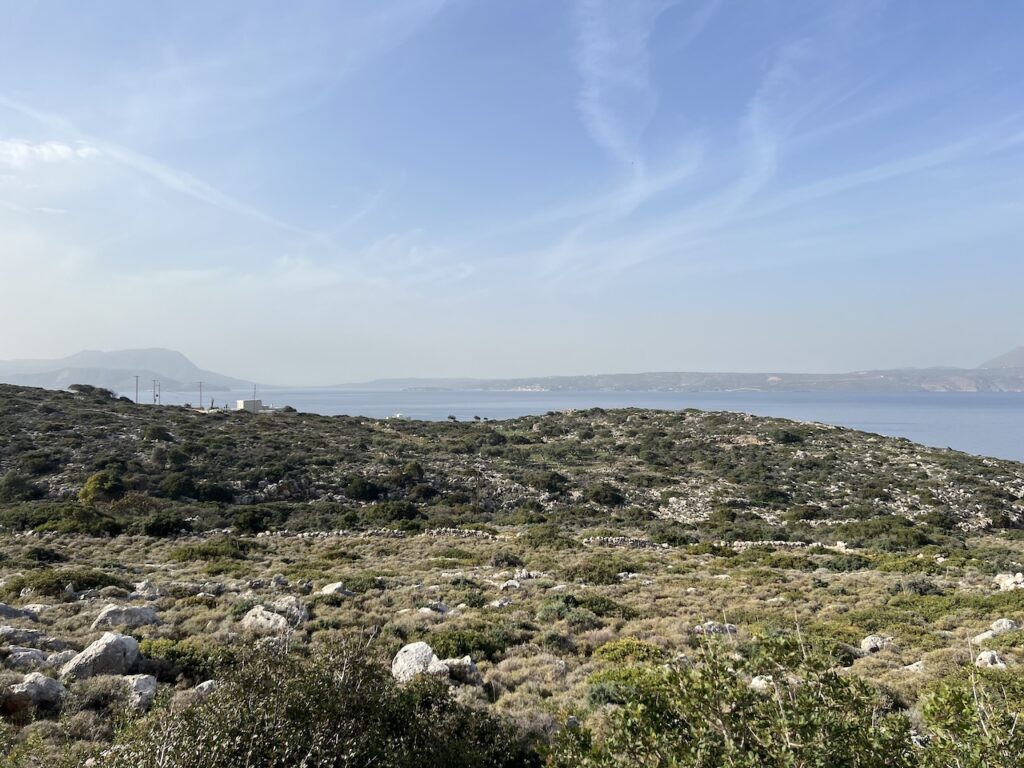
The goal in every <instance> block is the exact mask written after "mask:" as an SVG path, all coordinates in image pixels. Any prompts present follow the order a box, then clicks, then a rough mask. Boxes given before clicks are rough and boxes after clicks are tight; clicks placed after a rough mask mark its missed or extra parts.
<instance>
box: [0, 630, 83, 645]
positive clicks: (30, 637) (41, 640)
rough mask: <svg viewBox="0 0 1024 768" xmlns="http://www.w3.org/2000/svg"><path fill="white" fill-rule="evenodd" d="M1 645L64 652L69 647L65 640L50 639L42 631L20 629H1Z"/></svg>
mask: <svg viewBox="0 0 1024 768" xmlns="http://www.w3.org/2000/svg"><path fill="white" fill-rule="evenodd" d="M0 643H2V644H6V645H26V646H28V647H29V648H40V649H42V650H48V651H63V650H64V649H65V648H67V647H68V644H67V643H65V642H64V641H63V640H57V639H56V638H53V637H50V636H49V635H47V634H46V633H45V632H43V631H42V630H40V629H19V628H18V627H0Z"/></svg>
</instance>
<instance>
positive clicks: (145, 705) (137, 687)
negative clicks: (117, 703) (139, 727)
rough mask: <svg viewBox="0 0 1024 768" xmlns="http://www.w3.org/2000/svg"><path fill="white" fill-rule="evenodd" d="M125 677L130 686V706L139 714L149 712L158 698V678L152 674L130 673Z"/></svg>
mask: <svg viewBox="0 0 1024 768" xmlns="http://www.w3.org/2000/svg"><path fill="white" fill-rule="evenodd" d="M123 679H124V682H125V684H126V685H127V686H128V707H129V708H130V709H131V710H132V711H133V712H137V713H139V714H142V713H143V712H148V711H149V707H150V705H151V704H152V703H153V699H155V698H156V678H155V677H153V676H152V675H128V676H127V677H125V678H123Z"/></svg>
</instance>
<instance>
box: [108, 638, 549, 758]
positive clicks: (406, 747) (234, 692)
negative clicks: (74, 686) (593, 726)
mask: <svg viewBox="0 0 1024 768" xmlns="http://www.w3.org/2000/svg"><path fill="white" fill-rule="evenodd" d="M537 762H538V761H537V758H536V756H535V754H534V753H533V752H532V751H531V750H530V749H529V748H528V747H527V745H526V744H525V742H524V741H523V740H522V739H521V738H520V737H519V736H518V735H517V733H516V732H515V730H514V729H513V728H512V727H511V726H508V725H506V724H504V723H503V722H501V721H500V720H498V719H496V718H494V717H492V716H490V715H488V714H487V713H485V712H481V711H476V710H473V709H469V708H467V707H465V706H463V705H460V704H458V703H456V701H455V700H454V698H453V697H452V696H451V694H450V692H449V690H448V688H447V685H446V684H445V683H442V682H439V681H437V680H428V681H421V682H417V683H413V684H410V685H407V686H404V687H400V686H398V685H396V684H395V683H394V681H392V679H391V676H390V675H389V674H388V673H387V672H386V671H385V670H384V669H383V668H382V667H381V666H380V665H378V664H375V663H373V662H372V661H370V660H369V659H368V658H367V657H366V656H365V655H363V654H362V653H361V652H359V651H357V650H355V649H353V648H351V647H334V648H330V649H325V648H321V649H317V650H314V651H312V652H311V654H310V655H308V656H303V655H300V654H299V653H298V652H288V651H284V650H275V649H273V648H266V647H264V648H263V649H262V650H252V651H250V652H247V653H243V654H241V658H240V660H238V661H237V663H236V664H235V665H234V666H233V667H232V668H231V669H230V670H229V671H228V674H227V677H226V678H225V679H224V680H223V682H222V683H221V685H220V687H219V688H218V689H217V690H216V691H215V692H214V693H213V694H211V695H210V696H209V697H208V698H206V699H205V700H203V701H201V702H199V703H197V704H194V705H193V706H191V707H185V708H182V707H177V708H172V709H170V710H168V709H159V710H156V711H154V712H152V713H151V714H150V715H149V716H148V717H147V718H144V719H142V720H140V721H138V722H137V723H135V724H134V725H131V726H129V727H128V728H127V729H126V730H124V731H123V732H122V733H121V734H120V736H119V737H118V739H117V742H116V744H115V746H114V748H113V749H111V750H109V751H108V752H107V753H105V754H104V755H101V756H98V761H97V764H98V765H99V766H102V767H103V768H158V767H159V768H223V767H224V766H246V765H249V766H260V767H261V768H293V766H304V767H305V768H335V767H339V768H340V767H341V766H345V767H346V768H359V767H360V766H367V767H368V766H374V768H463V767H464V768H470V767H471V766H472V768H488V767H493V768H518V767H519V766H531V765H536V764H537Z"/></svg>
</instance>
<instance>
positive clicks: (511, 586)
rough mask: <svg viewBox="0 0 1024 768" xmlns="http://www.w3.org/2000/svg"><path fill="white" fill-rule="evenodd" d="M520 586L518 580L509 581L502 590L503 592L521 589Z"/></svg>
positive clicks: (502, 586) (503, 585)
mask: <svg viewBox="0 0 1024 768" xmlns="http://www.w3.org/2000/svg"><path fill="white" fill-rule="evenodd" d="M520 586H521V585H520V584H519V582H518V581H517V580H516V579H509V580H508V581H506V582H505V583H504V584H502V585H501V588H502V589H503V590H508V589H519V588H520Z"/></svg>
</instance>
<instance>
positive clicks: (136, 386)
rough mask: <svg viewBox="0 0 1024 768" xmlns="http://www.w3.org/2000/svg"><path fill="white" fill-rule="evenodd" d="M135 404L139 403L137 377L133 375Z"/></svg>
mask: <svg viewBox="0 0 1024 768" xmlns="http://www.w3.org/2000/svg"><path fill="white" fill-rule="evenodd" d="M135 404H136V405H138V404H139V377H138V376H136V377H135Z"/></svg>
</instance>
